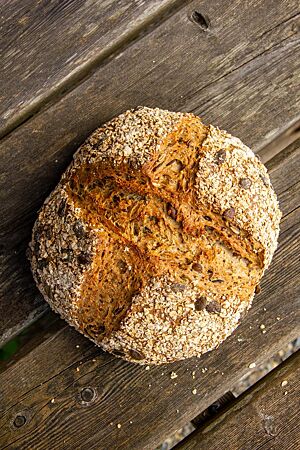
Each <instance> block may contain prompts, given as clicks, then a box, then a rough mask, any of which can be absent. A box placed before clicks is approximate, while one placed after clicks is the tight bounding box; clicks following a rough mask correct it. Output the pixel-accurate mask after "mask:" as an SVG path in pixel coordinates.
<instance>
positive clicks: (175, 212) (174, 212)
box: [167, 203, 177, 220]
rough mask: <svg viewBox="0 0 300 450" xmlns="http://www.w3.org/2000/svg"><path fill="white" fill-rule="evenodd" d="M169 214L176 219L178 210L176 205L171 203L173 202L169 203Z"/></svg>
mask: <svg viewBox="0 0 300 450" xmlns="http://www.w3.org/2000/svg"><path fill="white" fill-rule="evenodd" d="M167 214H168V216H170V217H171V218H172V219H173V220H176V218H177V211H176V209H175V208H174V206H172V205H171V203H167Z"/></svg>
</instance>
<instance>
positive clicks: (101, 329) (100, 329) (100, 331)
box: [98, 325, 105, 334]
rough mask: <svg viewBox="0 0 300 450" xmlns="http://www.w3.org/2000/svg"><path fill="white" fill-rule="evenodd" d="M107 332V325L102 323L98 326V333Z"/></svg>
mask: <svg viewBox="0 0 300 450" xmlns="http://www.w3.org/2000/svg"><path fill="white" fill-rule="evenodd" d="M104 332H105V326H104V325H100V326H99V328H98V333H99V334H103V333H104Z"/></svg>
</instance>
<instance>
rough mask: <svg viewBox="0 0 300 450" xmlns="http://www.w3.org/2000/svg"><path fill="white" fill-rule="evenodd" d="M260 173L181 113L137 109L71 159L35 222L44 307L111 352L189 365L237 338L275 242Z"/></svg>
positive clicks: (248, 158) (221, 134) (238, 145)
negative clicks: (233, 335) (234, 335)
mask: <svg viewBox="0 0 300 450" xmlns="http://www.w3.org/2000/svg"><path fill="white" fill-rule="evenodd" d="M280 217H281V214H280V211H279V207H278V202H277V199H276V195H275V193H274V191H273V188H272V186H271V184H270V179H269V176H268V174H267V171H266V168H265V167H264V165H263V164H262V163H261V162H260V160H259V159H258V158H257V157H256V156H255V155H254V154H253V152H252V151H251V150H250V149H249V148H248V147H247V146H245V145H244V144H243V143H242V142H241V141H240V140H239V139H237V138H235V137H233V136H231V135H230V134H228V133H226V132H225V131H221V130H219V129H218V128H216V127H214V126H212V125H209V126H206V125H204V124H203V123H202V121H201V120H200V118H199V117H196V116H195V115H193V114H188V113H178V112H169V111H163V110H161V109H158V108H155V109H151V108H146V107H138V108H136V109H134V110H130V111H126V112H125V113H124V114H121V115H120V116H118V117H116V118H115V119H113V120H111V121H110V122H108V123H106V124H105V125H104V126H103V127H101V128H99V129H97V130H96V131H95V132H94V133H93V134H92V135H91V136H90V137H89V138H88V139H87V141H86V142H85V143H84V144H83V145H82V146H81V147H80V148H79V150H78V151H77V152H76V153H75V156H74V159H73V162H72V164H71V165H70V167H69V168H68V169H67V171H66V172H65V173H64V175H63V176H62V178H61V181H60V182H59V184H58V186H57V187H56V189H55V190H54V191H53V192H52V193H51V195H50V196H49V197H48V199H47V200H46V201H45V204H44V205H43V207H42V209H41V210H40V212H39V216H38V219H37V221H36V223H35V225H34V229H33V235H32V241H31V243H30V249H29V258H30V261H31V267H32V272H33V276H34V278H35V281H36V283H37V285H38V287H39V289H40V291H41V292H42V294H43V296H44V298H45V299H46V300H47V302H48V303H49V304H50V306H51V307H52V308H53V309H54V310H55V311H57V312H58V313H59V314H60V315H61V316H62V317H63V318H65V319H66V320H67V321H68V322H69V324H71V325H72V326H74V327H75V328H76V329H77V330H78V331H80V332H81V333H83V334H84V335H85V336H87V337H88V338H90V339H91V340H92V341H93V342H95V343H96V344H98V345H100V346H101V347H102V348H104V349H105V350H108V351H109V352H112V353H113V354H114V355H117V356H120V357H123V358H124V359H127V360H129V361H134V362H138V363H141V364H162V363H167V362H172V361H176V360H181V359H185V358H190V357H193V356H200V355H202V354H203V353H204V352H207V351H209V350H212V349H214V348H216V347H217V346H219V344H220V343H221V342H222V341H224V339H226V337H228V336H229V335H230V334H231V333H232V332H233V331H234V329H235V328H236V327H237V325H238V324H239V322H240V320H241V318H242V317H243V315H244V314H245V312H247V310H248V309H249V308H250V306H251V302H252V299H253V296H254V292H255V288H256V286H257V285H258V283H259V281H260V279H261V277H262V275H263V273H264V271H265V269H266V268H267V267H268V266H269V264H270V262H271V258H272V256H273V253H274V251H275V248H276V245H277V238H278V232H279V221H280Z"/></svg>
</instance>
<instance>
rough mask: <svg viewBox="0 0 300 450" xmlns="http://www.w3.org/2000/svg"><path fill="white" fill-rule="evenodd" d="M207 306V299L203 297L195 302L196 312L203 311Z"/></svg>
mask: <svg viewBox="0 0 300 450" xmlns="http://www.w3.org/2000/svg"><path fill="white" fill-rule="evenodd" d="M206 304H207V298H206V297H204V295H202V296H201V297H199V298H196V300H195V310H196V311H203V310H204V309H205V307H206Z"/></svg>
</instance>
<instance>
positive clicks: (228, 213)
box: [223, 207, 235, 219]
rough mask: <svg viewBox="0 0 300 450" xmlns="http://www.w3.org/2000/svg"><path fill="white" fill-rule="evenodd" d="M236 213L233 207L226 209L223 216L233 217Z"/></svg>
mask: <svg viewBox="0 0 300 450" xmlns="http://www.w3.org/2000/svg"><path fill="white" fill-rule="evenodd" d="M234 215H235V209H234V208H232V207H230V208H227V209H225V211H224V213H223V216H224V217H225V218H226V219H233V217H234Z"/></svg>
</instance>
